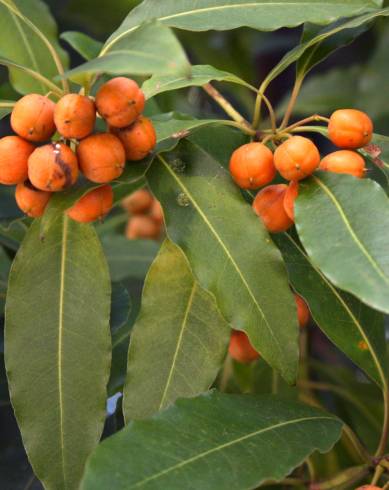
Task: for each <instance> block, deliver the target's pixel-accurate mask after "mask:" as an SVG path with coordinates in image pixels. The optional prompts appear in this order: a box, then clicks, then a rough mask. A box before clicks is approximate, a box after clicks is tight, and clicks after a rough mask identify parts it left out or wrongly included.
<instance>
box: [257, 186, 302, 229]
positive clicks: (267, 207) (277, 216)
mask: <svg viewBox="0 0 389 490" xmlns="http://www.w3.org/2000/svg"><path fill="white" fill-rule="evenodd" d="M286 190H287V186H286V185H285V184H276V185H269V186H267V187H265V188H264V189H262V190H261V191H259V192H258V194H257V195H256V196H255V199H254V201H253V209H254V212H255V214H257V215H258V216H259V217H260V218H261V220H262V221H263V224H264V225H265V226H266V228H267V229H268V230H269V231H270V232H271V233H278V232H280V231H285V230H287V229H288V228H290V227H291V226H292V224H293V221H292V220H291V219H290V218H289V216H288V215H287V214H286V211H285V208H284V198H285V193H286Z"/></svg>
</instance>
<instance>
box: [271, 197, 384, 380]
mask: <svg viewBox="0 0 389 490" xmlns="http://www.w3.org/2000/svg"><path fill="white" fill-rule="evenodd" d="M296 202H297V201H296ZM301 212H302V211H301ZM322 214H323V213H322ZM273 239H274V241H275V242H276V244H277V245H278V247H279V248H280V250H281V252H282V255H283V257H284V260H285V263H286V266H287V268H288V273H289V278H290V281H291V283H292V285H293V288H294V289H295V290H296V292H297V293H298V294H299V295H301V296H302V297H303V298H305V300H306V301H307V303H308V304H309V308H310V311H311V314H312V317H313V319H314V320H315V322H316V323H317V324H318V325H319V327H320V328H321V330H322V331H323V332H324V333H325V334H326V335H327V337H328V338H329V339H330V340H331V341H332V342H333V343H334V344H335V345H336V346H337V347H338V348H339V349H341V350H342V351H343V352H344V353H345V354H346V355H347V356H348V357H349V358H350V359H351V360H352V361H353V362H354V363H355V364H356V365H357V366H359V367H360V368H361V369H363V370H364V371H365V373H366V374H367V375H368V376H370V377H371V378H372V379H373V380H374V381H375V382H376V383H377V384H378V385H379V386H381V387H382V386H385V385H386V373H387V360H386V348H385V330H384V323H383V316H382V314H381V313H379V312H377V311H374V310H372V309H370V308H368V307H367V306H365V305H364V304H363V303H361V302H360V301H358V300H357V299H356V298H354V297H353V296H351V295H350V294H346V293H343V292H341V291H339V290H338V289H336V288H335V287H334V286H333V285H332V284H331V283H330V281H329V280H328V279H327V278H326V276H325V275H324V274H323V273H322V272H321V271H320V270H319V269H318V268H317V267H316V266H315V265H314V264H312V262H311V261H310V259H309V257H308V256H307V254H306V252H305V250H304V249H303V247H302V245H301V244H300V243H299V241H298V239H297V238H296V237H294V236H292V235H291V234H288V233H279V234H277V235H274V237H273ZM329 250H331V247H329Z"/></svg>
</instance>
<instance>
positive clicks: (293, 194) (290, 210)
mask: <svg viewBox="0 0 389 490" xmlns="http://www.w3.org/2000/svg"><path fill="white" fill-rule="evenodd" d="M298 193H299V183H298V181H297V180H291V181H290V182H289V185H288V188H287V189H286V192H285V197H284V208H285V211H286V214H287V215H288V216H289V218H290V219H291V220H292V221H294V202H295V200H296V199H297V196H298Z"/></svg>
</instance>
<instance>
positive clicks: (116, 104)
mask: <svg viewBox="0 0 389 490" xmlns="http://www.w3.org/2000/svg"><path fill="white" fill-rule="evenodd" d="M144 106H145V96H144V94H143V92H142V90H141V89H140V88H139V86H138V84H137V83H136V82H135V81H134V80H131V79H130V78H125V77H116V78H112V80H110V81H109V82H107V83H105V84H104V85H102V86H101V87H100V88H99V90H98V91H97V94H96V107H97V110H98V112H99V114H100V115H101V116H102V117H103V118H104V119H105V120H106V121H107V123H108V124H109V125H110V126H113V127H115V128H124V127H126V126H129V125H130V124H131V123H133V122H134V121H135V119H136V118H137V117H138V116H139V114H141V113H142V112H143V109H144Z"/></svg>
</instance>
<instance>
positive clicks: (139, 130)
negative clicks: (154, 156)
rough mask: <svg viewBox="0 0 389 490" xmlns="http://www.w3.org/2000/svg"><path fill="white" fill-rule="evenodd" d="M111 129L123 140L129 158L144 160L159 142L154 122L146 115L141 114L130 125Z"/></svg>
mask: <svg viewBox="0 0 389 490" xmlns="http://www.w3.org/2000/svg"><path fill="white" fill-rule="evenodd" d="M111 131H112V132H113V133H114V134H115V135H116V136H117V137H118V138H119V139H120V141H121V142H122V144H123V146H124V150H125V152H126V158H127V160H131V161H138V160H143V158H146V157H147V155H148V154H149V153H150V152H151V151H152V149H153V148H154V147H155V145H156V143H157V134H156V132H155V129H154V126H153V123H152V122H151V121H150V119H147V117H144V116H139V117H138V119H137V120H136V121H135V122H134V123H133V124H131V125H130V126H127V127H125V128H121V129H117V128H111Z"/></svg>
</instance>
